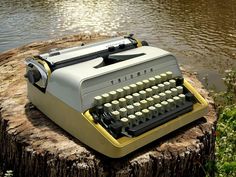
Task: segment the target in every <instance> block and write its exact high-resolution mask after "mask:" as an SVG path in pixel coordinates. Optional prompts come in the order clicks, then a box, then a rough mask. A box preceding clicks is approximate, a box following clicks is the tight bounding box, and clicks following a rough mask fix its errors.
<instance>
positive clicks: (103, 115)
mask: <svg viewBox="0 0 236 177" xmlns="http://www.w3.org/2000/svg"><path fill="white" fill-rule="evenodd" d="M194 102H196V99H195V98H194V96H193V95H192V94H191V93H190V92H189V91H188V90H187V89H186V88H185V87H184V85H183V78H182V77H179V78H173V77H172V72H170V71H168V72H166V73H162V74H160V75H156V76H154V77H150V78H148V79H146V80H143V81H140V82H137V83H134V84H131V85H129V86H125V87H123V88H119V89H117V90H114V91H110V92H109V93H104V94H102V95H99V96H96V97H95V98H94V107H93V108H91V109H90V110H89V112H90V114H91V115H92V117H93V119H94V121H95V122H96V123H99V124H101V125H102V126H103V127H104V128H105V129H106V130H107V131H108V132H109V133H110V134H111V135H112V136H113V137H115V138H119V137H122V136H129V137H134V136H138V135H140V134H142V133H145V132H146V131H149V130H151V129H153V128H155V127H157V126H160V125H162V124H164V123H166V122H168V121H170V120H171V119H174V118H176V117H178V116H181V115H182V114H185V113H187V112H189V111H192V110H193V104H194Z"/></svg>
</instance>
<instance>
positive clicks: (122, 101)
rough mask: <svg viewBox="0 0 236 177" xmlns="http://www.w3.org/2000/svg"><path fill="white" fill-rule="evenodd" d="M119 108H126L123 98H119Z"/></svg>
mask: <svg viewBox="0 0 236 177" xmlns="http://www.w3.org/2000/svg"><path fill="white" fill-rule="evenodd" d="M119 103H120V107H121V108H124V107H126V106H127V103H126V99H125V98H120V99H119Z"/></svg>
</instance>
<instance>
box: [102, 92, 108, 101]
mask: <svg viewBox="0 0 236 177" xmlns="http://www.w3.org/2000/svg"><path fill="white" fill-rule="evenodd" d="M102 102H103V103H108V102H110V95H109V94H108V93H104V94H102Z"/></svg>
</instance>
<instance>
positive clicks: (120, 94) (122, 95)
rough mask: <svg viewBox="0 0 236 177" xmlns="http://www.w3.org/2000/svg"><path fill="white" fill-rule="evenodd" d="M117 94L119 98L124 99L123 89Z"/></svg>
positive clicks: (117, 91)
mask: <svg viewBox="0 0 236 177" xmlns="http://www.w3.org/2000/svg"><path fill="white" fill-rule="evenodd" d="M116 93H117V98H122V97H124V95H125V93H124V90H123V89H121V88H119V89H117V90H116Z"/></svg>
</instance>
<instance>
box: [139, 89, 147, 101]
mask: <svg viewBox="0 0 236 177" xmlns="http://www.w3.org/2000/svg"><path fill="white" fill-rule="evenodd" d="M139 95H140V100H144V99H146V98H147V93H146V91H144V90H141V91H139Z"/></svg>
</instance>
